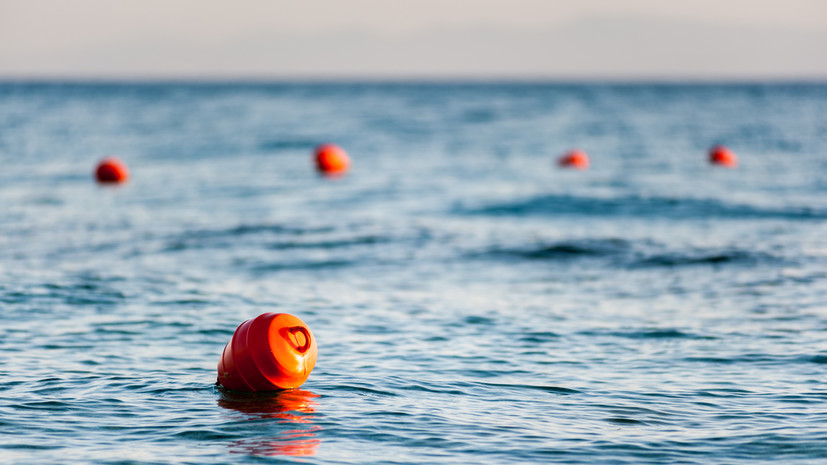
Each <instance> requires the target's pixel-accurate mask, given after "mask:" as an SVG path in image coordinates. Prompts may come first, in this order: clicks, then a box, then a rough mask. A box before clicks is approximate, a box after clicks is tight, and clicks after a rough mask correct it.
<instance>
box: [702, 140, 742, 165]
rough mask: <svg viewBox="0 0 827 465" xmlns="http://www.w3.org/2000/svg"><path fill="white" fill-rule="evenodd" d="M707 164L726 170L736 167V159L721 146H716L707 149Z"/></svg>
mask: <svg viewBox="0 0 827 465" xmlns="http://www.w3.org/2000/svg"><path fill="white" fill-rule="evenodd" d="M709 163H712V164H713V165H720V166H725V167H727V168H735V167H736V166H738V157H736V156H735V154H734V153H732V151H731V150H729V149H728V148H726V147H724V146H723V145H716V146H715V147H712V148H711V149H709Z"/></svg>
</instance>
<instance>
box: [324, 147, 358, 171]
mask: <svg viewBox="0 0 827 465" xmlns="http://www.w3.org/2000/svg"><path fill="white" fill-rule="evenodd" d="M349 167H350V158H349V157H348V156H347V153H346V152H345V151H344V150H342V148H341V147H339V146H338V145H336V144H322V145H320V146H318V147H316V168H318V170H319V171H320V172H322V173H325V174H342V173H344V172H345V171H347V169H348V168H349Z"/></svg>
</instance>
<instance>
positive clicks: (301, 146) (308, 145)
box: [258, 138, 320, 151]
mask: <svg viewBox="0 0 827 465" xmlns="http://www.w3.org/2000/svg"><path fill="white" fill-rule="evenodd" d="M319 142H320V141H319V140H318V139H310V138H308V139H295V138H294V139H291V138H283V139H271V140H265V141H262V142H260V143H259V145H258V147H259V149H261V150H267V151H281V150H308V151H309V150H311V149H313V147H315V146H317V145H319Z"/></svg>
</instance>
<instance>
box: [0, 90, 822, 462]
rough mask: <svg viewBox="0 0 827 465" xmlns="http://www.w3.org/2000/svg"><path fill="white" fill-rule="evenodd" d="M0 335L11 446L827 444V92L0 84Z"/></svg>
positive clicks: (652, 451) (546, 452)
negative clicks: (342, 154)
mask: <svg viewBox="0 0 827 465" xmlns="http://www.w3.org/2000/svg"><path fill="white" fill-rule="evenodd" d="M322 142H334V143H337V144H339V145H340V146H342V147H343V148H344V149H345V150H347V151H348V153H349V154H350V157H351V159H352V161H353V163H352V169H351V171H350V172H349V173H348V174H347V175H346V176H343V177H338V178H327V177H323V176H319V175H318V174H317V173H316V172H315V171H314V169H313V165H312V161H311V153H312V149H313V147H314V146H315V145H316V144H318V143H322ZM713 144H726V145H727V146H728V147H730V148H731V149H732V150H733V152H735V153H736V154H737V156H738V157H739V160H740V165H739V166H738V167H737V168H736V169H726V168H720V167H714V166H710V165H709V164H708V162H707V155H706V152H707V150H708V148H709V147H710V146H712V145H713ZM575 147H578V148H581V149H583V150H585V151H586V152H587V153H588V154H589V155H590V157H591V164H592V166H591V169H589V170H588V171H576V170H575V171H573V170H561V169H558V168H557V166H556V165H555V159H556V157H557V156H559V155H560V154H562V153H563V152H565V151H566V150H568V149H572V148H575ZM111 154H114V155H117V156H119V157H120V158H121V159H122V160H124V161H125V162H126V163H127V164H128V165H129V167H130V170H131V172H132V179H131V180H130V181H129V182H128V183H127V184H126V185H123V186H117V187H110V186H100V185H97V184H95V182H94V181H93V179H92V171H93V169H94V166H95V163H96V162H97V161H98V160H99V159H101V158H103V157H104V156H106V155H111ZM264 312H286V313H291V314H294V315H296V316H298V317H300V318H302V319H303V320H304V321H305V322H306V323H307V324H308V325H309V326H310V327H311V328H312V330H313V331H314V333H315V335H316V337H317V339H318V345H319V359H318V363H317V365H316V369H315V371H314V372H313V373H312V374H311V376H310V378H309V380H308V381H307V383H306V384H305V385H304V386H302V388H301V389H299V390H295V391H287V392H282V393H276V394H256V395H251V394H239V393H233V392H228V391H224V390H222V389H221V388H218V387H216V386H215V385H214V383H215V380H216V364H217V362H218V358H219V356H220V354H221V351H222V350H223V348H224V345H225V344H226V343H227V342H228V341H229V340H230V338H231V336H232V334H233V331H234V330H235V328H236V327H237V326H238V325H239V324H240V323H241V322H243V321H244V320H246V319H249V318H252V317H255V316H257V315H259V314H261V313H264ZM0 354H2V357H1V358H0V462H1V463H4V464H6V463H7V464H51V463H72V464H93V463H94V464H102V463H107V464H156V463H157V464H223V463H271V462H273V463H275V462H282V461H287V462H305V463H343V464H344V463H388V464H390V463H393V464H407V463H410V464H419V463H446V464H447V463H451V464H453V463H456V464H460V463H462V464H514V463H547V462H560V463H588V464H594V463H616V464H621V463H623V464H625V463H628V464H639V463H696V464H709V463H718V464H740V463H812V464H816V463H824V461H825V460H827V386H825V381H827V85H824V84H807V83H790V84H695V85H679V84H562V83H529V82H524V83H481V82H476V83H474V82H469V83H463V82H452V83H428V82H420V83H413V82H412V83H370V82H361V83H360V82H347V83H320V82H317V83H274V84H270V83H186V82H176V83H114V82H110V83H93V82H90V83H79V82H73V83H60V82H43V83H30V82H6V83H2V84H0Z"/></svg>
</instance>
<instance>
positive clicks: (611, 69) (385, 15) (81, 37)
mask: <svg viewBox="0 0 827 465" xmlns="http://www.w3.org/2000/svg"><path fill="white" fill-rule="evenodd" d="M0 76H6V77H138V78H140V77H205V78H209V77H211V76H215V77H222V76H230V77H275V78H278V77H291V76H311V77H312V76H318V77H328V76H332V77H335V76H345V77H347V76H355V77H361V76H364V77H371V76H380V77H381V76H391V77H405V76H433V77H440V76H479V77H489V76H491V77H497V76H511V77H520V76H525V77H552V78H553V77H569V76H583V77H598V78H599V77H612V76H620V77H682V76H683V77H690V78H692V77H701V78H704V77H712V78H714V77H736V78H739V77H740V78H743V77H757V78H762V77H769V78H773V77H781V78H796V77H802V78H812V77H822V78H824V77H827V0H783V1H779V0H692V1H685V2H677V1H669V0H577V1H553V0H411V1H400V0H304V1H302V0H290V1H282V0H269V1H268V0H234V1H230V0H227V1H217V0H0Z"/></svg>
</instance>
